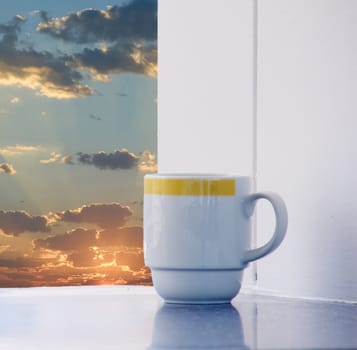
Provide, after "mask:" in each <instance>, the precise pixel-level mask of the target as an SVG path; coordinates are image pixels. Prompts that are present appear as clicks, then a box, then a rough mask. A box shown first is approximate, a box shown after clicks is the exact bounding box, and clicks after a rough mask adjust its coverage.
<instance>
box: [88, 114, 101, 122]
mask: <svg viewBox="0 0 357 350" xmlns="http://www.w3.org/2000/svg"><path fill="white" fill-rule="evenodd" d="M88 117H89V118H90V119H93V120H97V121H101V120H102V118H101V117H98V116H97V115H94V114H92V113H91V114H89V116H88Z"/></svg>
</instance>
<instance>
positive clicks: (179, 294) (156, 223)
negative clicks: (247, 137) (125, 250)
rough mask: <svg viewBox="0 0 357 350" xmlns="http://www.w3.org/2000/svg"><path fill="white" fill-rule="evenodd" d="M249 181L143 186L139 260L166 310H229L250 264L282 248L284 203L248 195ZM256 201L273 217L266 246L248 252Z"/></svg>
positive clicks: (174, 180)
mask: <svg viewBox="0 0 357 350" xmlns="http://www.w3.org/2000/svg"><path fill="white" fill-rule="evenodd" d="M252 188H253V178H252V177H249V176H231V175H218V174H217V175H216V174H148V175H146V176H145V179H144V258H145V263H146V265H147V266H149V267H150V269H151V271H152V279H153V284H154V287H155V289H156V291H157V292H158V294H159V295H160V296H161V297H162V298H163V299H164V300H165V301H166V302H168V303H184V304H186V303H188V304H212V303H228V302H230V301H231V300H232V299H233V298H234V297H235V296H236V295H237V294H238V292H239V290H240V288H241V283H242V277H243V270H244V269H245V268H246V267H247V265H248V264H249V263H250V262H252V261H254V260H257V259H260V258H262V257H264V256H266V255H267V254H269V253H271V252H273V251H274V250H275V249H276V248H277V247H278V246H279V245H280V244H281V242H282V241H283V239H284V236H285V234H286V230H287V222H288V215H287V210H286V206H285V204H284V201H283V200H282V198H281V197H280V196H279V195H277V194H276V193H272V192H255V193H254V192H253V190H252ZM259 199H265V200H267V201H269V202H270V203H271V205H272V207H273V209H274V213H275V219H276V220H275V230H274V233H273V235H272V237H271V239H270V240H269V241H268V242H267V243H266V244H264V245H263V246H261V247H259V248H250V242H251V235H252V215H253V213H254V208H255V205H256V202H257V201H258V200H259Z"/></svg>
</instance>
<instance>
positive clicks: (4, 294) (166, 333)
mask: <svg viewBox="0 0 357 350" xmlns="http://www.w3.org/2000/svg"><path fill="white" fill-rule="evenodd" d="M346 348H355V349H357V305H354V304H344V303H328V302H312V301H303V300H297V299H295V300H293V299H285V298H276V297H267V296H257V295H256V296H254V295H248V294H239V295H238V296H237V297H236V298H235V299H234V300H233V302H232V304H229V305H220V306H219V305H212V306H178V305H168V304H164V303H163V302H162V301H161V299H160V298H159V297H158V296H157V295H156V294H155V291H154V290H153V288H152V287H139V286H96V287H94V286H93V287H59V288H57V287H48V288H29V289H0V349H1V350H3V349H10V350H13V349H21V350H22V349H26V350H27V349H36V350H41V349H46V350H47V349H51V350H54V349H66V350H76V349H86V350H91V349H100V350H106V349H123V350H134V349H135V350H139V349H147V350H149V349H150V350H153V349H160V350H163V349H167V350H168V349H186V350H187V349H220V350H226V349H231V350H232V349H346Z"/></svg>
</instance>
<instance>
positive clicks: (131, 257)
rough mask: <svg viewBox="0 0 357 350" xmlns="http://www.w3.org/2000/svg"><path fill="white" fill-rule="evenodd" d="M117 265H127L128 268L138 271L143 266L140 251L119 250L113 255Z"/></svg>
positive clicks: (142, 257) (142, 256)
mask: <svg viewBox="0 0 357 350" xmlns="http://www.w3.org/2000/svg"><path fill="white" fill-rule="evenodd" d="M115 259H116V263H117V265H119V266H120V265H127V266H129V268H130V270H132V271H138V270H140V269H142V268H144V267H145V263H144V255H143V253H142V252H140V253H137V252H119V253H117V254H116V255H115Z"/></svg>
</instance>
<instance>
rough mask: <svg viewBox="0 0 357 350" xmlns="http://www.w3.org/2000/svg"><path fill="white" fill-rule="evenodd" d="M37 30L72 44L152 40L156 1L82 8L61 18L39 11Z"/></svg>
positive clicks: (142, 0) (154, 29)
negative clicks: (99, 7)
mask: <svg viewBox="0 0 357 350" xmlns="http://www.w3.org/2000/svg"><path fill="white" fill-rule="evenodd" d="M41 16H42V22H41V23H40V24H39V25H38V27H37V31H38V32H41V33H46V34H48V35H51V36H52V37H55V38H60V39H62V40H65V41H71V42H76V43H93V42H98V41H108V42H118V41H127V40H132V41H140V40H146V41H154V40H156V36H157V0H134V1H131V2H128V3H126V4H124V5H121V6H108V7H107V9H106V10H96V9H92V8H89V9H84V10H81V11H78V12H75V13H74V12H73V13H69V14H68V15H67V16H64V17H61V18H50V17H49V16H48V14H47V13H46V12H41Z"/></svg>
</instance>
